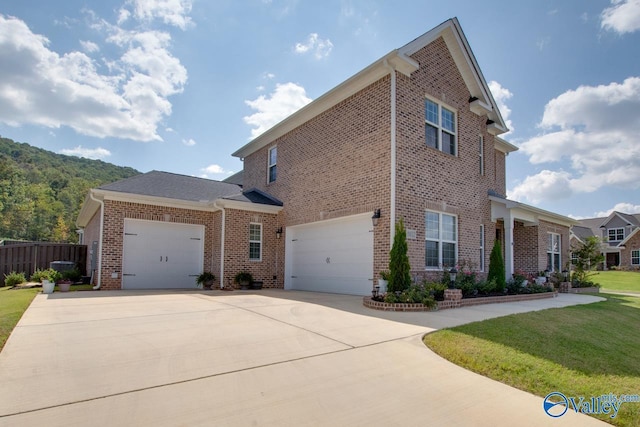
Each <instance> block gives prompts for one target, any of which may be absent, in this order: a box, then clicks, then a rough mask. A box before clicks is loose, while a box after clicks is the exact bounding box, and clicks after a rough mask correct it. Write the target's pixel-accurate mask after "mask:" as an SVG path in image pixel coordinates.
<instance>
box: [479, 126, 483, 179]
mask: <svg viewBox="0 0 640 427" xmlns="http://www.w3.org/2000/svg"><path fill="white" fill-rule="evenodd" d="M478 151H479V152H478V156H479V160H480V176H484V136H483V135H478Z"/></svg>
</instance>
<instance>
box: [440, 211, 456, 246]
mask: <svg viewBox="0 0 640 427" xmlns="http://www.w3.org/2000/svg"><path fill="white" fill-rule="evenodd" d="M442 240H451V241H456V217H455V216H451V215H444V214H443V215H442Z"/></svg>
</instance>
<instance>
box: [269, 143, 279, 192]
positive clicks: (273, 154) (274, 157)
mask: <svg viewBox="0 0 640 427" xmlns="http://www.w3.org/2000/svg"><path fill="white" fill-rule="evenodd" d="M277 163H278V147H271V148H269V161H268V165H267V166H268V176H267V182H268V183H269V184H271V183H272V182H275V180H276V178H277V176H278V167H277Z"/></svg>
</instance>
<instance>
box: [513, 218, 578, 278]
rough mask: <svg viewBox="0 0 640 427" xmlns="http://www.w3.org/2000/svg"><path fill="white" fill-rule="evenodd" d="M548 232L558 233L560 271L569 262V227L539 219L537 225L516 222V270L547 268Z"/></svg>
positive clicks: (529, 270)
mask: <svg viewBox="0 0 640 427" xmlns="http://www.w3.org/2000/svg"><path fill="white" fill-rule="evenodd" d="M549 233H557V234H560V264H561V265H560V266H559V270H560V271H562V270H564V269H566V268H567V266H568V263H570V262H571V248H570V242H569V227H564V226H561V225H558V224H552V223H550V222H547V221H540V223H539V225H537V226H527V227H525V226H524V225H522V223H518V222H516V224H515V227H514V233H513V234H514V242H513V245H514V247H513V253H514V257H513V262H514V269H515V270H516V271H523V272H525V273H531V274H535V273H537V272H539V271H543V270H546V269H547V267H548V266H547V246H548V238H549Z"/></svg>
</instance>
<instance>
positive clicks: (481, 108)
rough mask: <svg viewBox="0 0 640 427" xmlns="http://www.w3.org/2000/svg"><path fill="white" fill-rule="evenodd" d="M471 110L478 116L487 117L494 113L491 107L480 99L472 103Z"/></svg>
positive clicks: (470, 104)
mask: <svg viewBox="0 0 640 427" xmlns="http://www.w3.org/2000/svg"><path fill="white" fill-rule="evenodd" d="M469 108H470V109H471V112H472V113H474V114H476V115H478V116H487V115H489V113H491V111H493V108H492V107H491V105H489V104H487V103H486V102H483V101H482V100H480V99H476V100H475V101H472V102H470V103H469Z"/></svg>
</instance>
